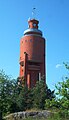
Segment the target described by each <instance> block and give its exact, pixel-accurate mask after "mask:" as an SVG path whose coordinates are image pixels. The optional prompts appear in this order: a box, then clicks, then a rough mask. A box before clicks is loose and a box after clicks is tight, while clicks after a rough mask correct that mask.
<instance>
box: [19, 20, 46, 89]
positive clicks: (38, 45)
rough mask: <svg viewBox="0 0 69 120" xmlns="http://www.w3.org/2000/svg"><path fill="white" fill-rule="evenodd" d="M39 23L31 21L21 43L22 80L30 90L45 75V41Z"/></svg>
mask: <svg viewBox="0 0 69 120" xmlns="http://www.w3.org/2000/svg"><path fill="white" fill-rule="evenodd" d="M38 23H39V21H38V20H35V19H30V20H29V21H28V24H29V29H27V30H25V31H24V36H23V37H22V38H21V41H20V78H21V77H24V78H25V83H26V85H27V87H28V88H32V87H34V86H35V84H36V81H38V80H40V76H43V75H45V39H44V38H43V37H42V32H41V31H40V30H38Z"/></svg>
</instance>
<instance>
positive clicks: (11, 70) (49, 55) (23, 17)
mask: <svg viewBox="0 0 69 120" xmlns="http://www.w3.org/2000/svg"><path fill="white" fill-rule="evenodd" d="M33 7H36V15H35V17H36V18H37V19H38V20H39V22H40V23H39V29H40V30H41V31H42V32H43V36H44V37H45V38H46V74H47V84H48V86H49V88H51V89H54V85H55V84H56V83H57V82H58V81H61V80H62V77H63V76H64V75H66V73H67V71H66V69H65V67H64V66H63V62H69V0H0V69H3V70H4V71H5V73H6V74H8V75H11V76H12V77H13V78H17V77H18V76H19V53H20V38H21V37H22V36H23V32H24V30H26V29H27V28H28V23H27V21H28V18H29V17H30V18H31V17H32V8H33Z"/></svg>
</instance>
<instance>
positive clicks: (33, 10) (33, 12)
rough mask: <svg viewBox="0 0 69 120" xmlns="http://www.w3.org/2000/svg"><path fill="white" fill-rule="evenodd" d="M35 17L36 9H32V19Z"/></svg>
mask: <svg viewBox="0 0 69 120" xmlns="http://www.w3.org/2000/svg"><path fill="white" fill-rule="evenodd" d="M35 16H36V8H35V7H34V8H33V9H32V17H33V18H34V19H35Z"/></svg>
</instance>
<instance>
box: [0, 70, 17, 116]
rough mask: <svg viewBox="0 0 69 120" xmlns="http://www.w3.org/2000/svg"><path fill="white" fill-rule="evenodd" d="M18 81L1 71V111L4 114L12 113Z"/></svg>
mask: <svg viewBox="0 0 69 120" xmlns="http://www.w3.org/2000/svg"><path fill="white" fill-rule="evenodd" d="M15 86H16V81H15V80H14V79H13V80H11V78H10V77H8V76H7V75H5V73H4V72H3V70H2V71H0V110H1V112H2V113H3V114H5V113H10V108H11V105H12V103H14V101H16V100H15V99H16V96H15V95H16V94H15V88H16V87H15Z"/></svg>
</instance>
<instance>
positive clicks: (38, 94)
mask: <svg viewBox="0 0 69 120" xmlns="http://www.w3.org/2000/svg"><path fill="white" fill-rule="evenodd" d="M53 97H54V91H51V90H50V89H48V86H47V85H45V82H44V80H43V79H42V80H41V81H38V82H37V83H36V86H35V87H34V88H33V107H35V108H38V109H44V107H45V100H46V99H52V98H53Z"/></svg>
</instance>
